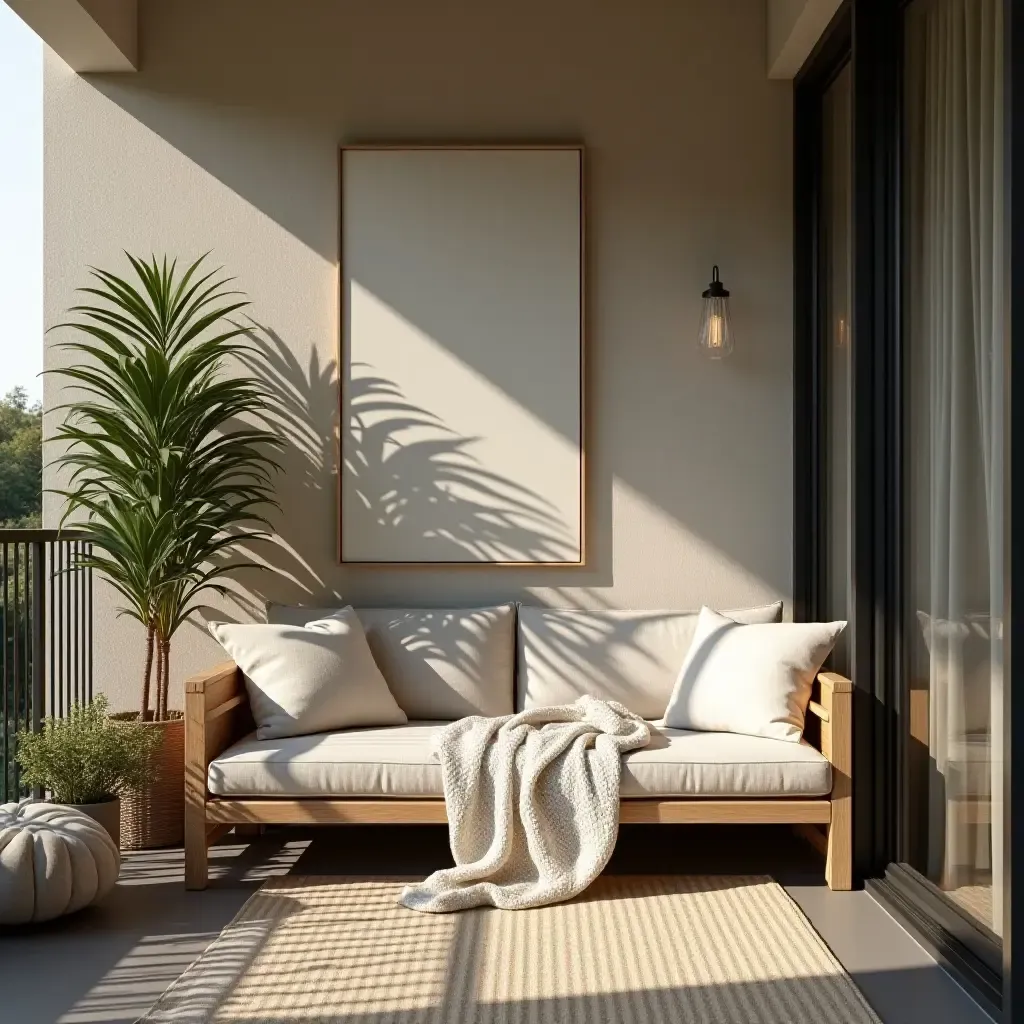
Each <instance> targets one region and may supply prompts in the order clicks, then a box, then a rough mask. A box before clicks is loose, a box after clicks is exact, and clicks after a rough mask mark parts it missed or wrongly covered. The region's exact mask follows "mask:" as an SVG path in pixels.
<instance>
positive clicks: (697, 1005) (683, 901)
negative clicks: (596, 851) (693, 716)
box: [143, 876, 878, 1024]
mask: <svg viewBox="0 0 1024 1024" xmlns="http://www.w3.org/2000/svg"><path fill="white" fill-rule="evenodd" d="M402 884H403V883H402V882H400V881H377V880H372V881H371V880H366V879H361V880H346V879H342V878H331V877H317V878H312V877H284V878H277V879H273V880H271V881H269V882H267V883H266V884H265V885H264V886H263V888H262V889H261V890H260V891H259V892H258V893H256V895H254V896H253V897H252V898H251V899H250V900H249V902H248V903H246V905H245V906H244V907H243V908H242V910H241V911H240V913H239V914H238V916H237V917H236V918H235V920H234V921H233V922H232V923H231V924H230V925H228V927H227V928H225V929H224V931H223V932H222V933H221V935H220V936H219V937H218V938H217V939H216V940H215V941H214V942H213V944H212V945H211V946H210V947H209V949H207V951H206V952H205V953H204V954H203V955H202V956H201V957H200V958H199V959H198V960H197V961H196V962H195V963H194V964H193V965H192V966H191V967H190V968H189V969H188V970H187V971H186V972H185V974H184V975H182V977H181V978H179V979H178V981H176V982H175V983H174V984H173V985H172V986H171V987H170V988H169V989H168V990H167V992H166V993H165V994H164V995H163V996H162V997H161V999H160V1001H159V1002H158V1003H157V1004H156V1006H155V1007H154V1008H153V1009H152V1010H151V1011H150V1013H149V1014H148V1015H147V1016H146V1017H144V1018H143V1020H144V1021H145V1022H147V1024H158V1022H159V1024H165V1022H171V1021H173V1022H175V1024H206V1022H211V1024H213V1022H216V1024H243V1022H244V1024H271V1022H274V1024H278V1022H281V1024H284V1022H287V1024H298V1022H302V1021H316V1022H317V1024H519V1022H523V1024H592V1022H606V1024H612V1022H618V1021H622V1022H626V1024H660V1022H662V1021H664V1022H666V1024H668V1022H670V1021H671V1022H686V1024H690V1022H708V1024H710V1022H714V1024H726V1022H728V1024H732V1022H736V1024H794V1022H800V1021H813V1022H815V1024H818V1022H821V1021H828V1022H829V1024H878V1018H877V1017H876V1016H875V1014H874V1013H873V1012H872V1010H871V1009H870V1007H869V1006H868V1004H867V1002H866V1001H865V1000H864V998H863V996H862V995H861V994H860V991H859V990H858V989H857V987H856V986H855V985H854V983H853V981H852V980H851V979H850V977H849V976H848V975H847V974H846V973H845V972H844V971H843V969H842V967H841V966H840V965H839V963H838V961H837V960H836V959H835V957H834V956H833V955H832V953H831V952H830V951H829V949H828V947H827V946H826V945H825V944H824V942H823V941H822V940H821V939H820V938H819V937H818V935H817V933H816V932H815V931H814V929H813V928H811V926H810V925H809V924H808V922H807V920H806V919H805V918H804V916H803V914H802V913H801V912H800V910H799V908H798V907H797V906H796V904H794V903H793V901H792V900H791V899H790V897H789V896H788V895H787V894H786V892H785V890H784V889H783V888H782V887H781V886H779V885H778V884H777V883H775V882H772V881H771V880H770V879H767V878H760V877H742V878H741V877H694V876H669V877H641V876H636V877H615V876H604V877H602V878H600V879H598V881H597V882H596V883H595V884H594V885H592V886H591V887H590V888H589V889H588V890H587V891H586V892H585V893H583V894H582V895H581V896H579V897H577V898H576V899H575V900H573V901H571V902H569V903H560V904H556V905H555V906H550V907H542V908H539V909H536V910H521V911H499V910H493V909H481V910H472V911H466V912H463V913H460V914H421V913H417V912H416V911H412V910H406V909H404V908H403V907H400V906H399V905H398V903H397V899H398V894H399V892H400V891H401V888H402Z"/></svg>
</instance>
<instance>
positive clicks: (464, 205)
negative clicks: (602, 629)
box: [336, 143, 587, 568]
mask: <svg viewBox="0 0 1024 1024" xmlns="http://www.w3.org/2000/svg"><path fill="white" fill-rule="evenodd" d="M339 183H340V239H339V251H340V260H339V263H340V265H339V302H340V312H341V316H340V325H339V342H338V346H339V349H338V367H339V374H338V377H339V394H338V410H339V418H338V429H337V433H336V450H337V466H338V472H337V501H338V505H337V510H338V558H339V561H340V562H341V563H343V564H347V565H373V566H381V567H387V566H406V567H409V566H428V567H452V568H456V567H457V568H469V567H474V566H486V567H491V568H492V567H496V566H511V567H538V566H543V567H551V568H566V567H582V566H584V565H585V564H586V490H587V485H586V410H585V398H586V268H587V257H586V178H585V148H584V146H583V145H582V144H580V143H522V144H507V143H493V144H491V143H452V144H440V143H423V144H420V143H412V144H404V143H388V144H376V143H370V144H358V145H345V146H342V147H341V150H340V157H339Z"/></svg>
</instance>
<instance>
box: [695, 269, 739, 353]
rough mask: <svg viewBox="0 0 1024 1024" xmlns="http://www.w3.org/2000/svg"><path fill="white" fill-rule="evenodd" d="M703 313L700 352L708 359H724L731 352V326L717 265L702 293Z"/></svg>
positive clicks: (725, 296)
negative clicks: (705, 289) (706, 287)
mask: <svg viewBox="0 0 1024 1024" xmlns="http://www.w3.org/2000/svg"><path fill="white" fill-rule="evenodd" d="M703 298H704V311H703V313H702V315H701V321H700V350H701V351H702V352H703V353H704V354H705V355H706V356H707V357H708V358H709V359H724V358H725V357H726V356H727V355H729V354H730V353H731V352H732V348H733V344H732V325H731V324H730V323H729V292H728V290H727V289H726V288H725V287H724V286H723V285H722V282H721V281H719V279H718V265H717V264H716V265H715V268H714V270H713V271H712V274H711V284H710V285H709V286H708V289H707V291H705V292H704V296H703Z"/></svg>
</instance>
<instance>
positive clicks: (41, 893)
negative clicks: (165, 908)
mask: <svg viewBox="0 0 1024 1024" xmlns="http://www.w3.org/2000/svg"><path fill="white" fill-rule="evenodd" d="M120 870H121V854H120V851H119V850H118V849H117V847H116V846H115V845H114V841H113V840H112V839H111V838H110V836H109V835H108V833H107V830H106V829H105V828H103V827H102V826H101V825H99V824H98V823H97V822H95V821H93V819H92V818H90V817H88V816H87V815H85V814H82V812H81V811H76V810H75V809H74V808H73V807H65V806H62V805H61V804H51V803H44V802H43V801H39V800H24V801H22V802H21V803H20V804H0V924H26V923H27V922H29V921H49V920H51V919H52V918H55V917H60V916H61V914H71V913H73V912H74V911H76V910H81V909H82V908H83V907H87V906H89V904H90V903H94V902H95V901H96V900H98V899H100V898H101V897H103V896H105V895H106V894H107V893H108V892H110V890H111V889H112V888H113V887H114V883H115V882H117V876H118V872H119V871H120Z"/></svg>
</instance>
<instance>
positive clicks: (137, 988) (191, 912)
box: [0, 826, 990, 1024]
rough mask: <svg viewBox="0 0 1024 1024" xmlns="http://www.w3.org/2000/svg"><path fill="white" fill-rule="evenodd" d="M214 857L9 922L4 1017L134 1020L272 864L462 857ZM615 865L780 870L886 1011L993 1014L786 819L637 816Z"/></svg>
mask: <svg viewBox="0 0 1024 1024" xmlns="http://www.w3.org/2000/svg"><path fill="white" fill-rule="evenodd" d="M414 828H415V835H414V836H413V835H411V832H412V830H413V829H414ZM211 860H212V868H211V884H210V887H209V888H208V889H207V890H206V891H204V892H185V891H184V888H183V885H182V878H183V857H182V852H181V850H180V849H168V850H154V851H148V852H142V853H129V854H125V857H124V866H123V869H122V872H121V880H120V882H119V884H118V886H117V888H116V890H115V891H114V892H113V893H112V894H111V896H109V897H108V898H107V899H106V900H105V901H104V903H103V904H102V905H101V906H97V907H93V908H90V909H88V910H85V911H83V912H82V913H80V914H77V915H75V916H73V917H70V918H66V919H63V920H59V921H54V922H52V923H50V924H47V925H41V926H37V927H33V928H27V929H17V930H14V929H11V930H7V931H3V930H0V992H2V993H3V994H2V995H0V1021H2V1022H3V1024H58V1022H59V1024H107V1022H110V1024H115V1022H125V1021H134V1020H135V1019H136V1018H137V1017H139V1016H140V1015H141V1014H143V1013H144V1012H145V1011H146V1010H147V1009H148V1008H149V1006H150V1005H151V1003H152V1002H153V1001H154V1000H155V999H156V998H157V996H158V995H159V994H160V993H161V992H162V991H163V990H164V989H165V988H166V987H167V985H169V984H170V983H171V982H172V981H173V980H174V979H175V978H177V977H178V976H179V975H180V974H181V973H182V972H183V971H184V970H185V969H186V968H187V967H188V965H189V964H190V963H191V962H192V961H193V960H194V959H195V958H196V957H197V956H198V955H199V954H200V953H201V952H202V951H203V950H204V949H205V948H206V946H207V945H208V944H209V943H210V942H211V941H212V940H213V939H214V938H215V937H216V935H217V934H218V932H219V931H220V930H221V928H223V927H224V926H225V925H226V924H227V923H228V922H229V921H230V920H231V919H232V917H233V916H234V915H235V913H236V912H237V911H238V909H239V908H240V907H241V906H242V904H243V903H244V902H245V900H246V899H247V898H248V896H249V895H250V894H251V893H252V892H253V891H254V890H255V889H256V888H258V887H259V885H260V882H261V881H262V880H263V879H265V878H268V877H270V876H272V875H278V874H287V873H289V872H292V873H295V874H346V875H353V874H356V875H359V874H363V875H378V876H379V875H392V874H393V875H417V874H424V873H427V872H429V871H431V870H433V869H435V868H437V867H442V866H444V865H446V864H450V859H449V855H448V848H447V834H446V831H445V829H444V828H443V827H436V826H411V827H410V826H406V827H402V826H338V827H321V828H318V829H273V830H270V831H268V832H267V833H266V834H264V835H262V836H260V837H258V838H256V839H252V840H246V839H241V838H235V837H233V836H229V837H228V838H227V839H226V840H225V841H224V842H223V843H221V844H219V845H218V846H217V847H215V849H214V850H213V851H212V858H211ZM608 870H609V871H610V872H612V873H620V874H634V873H646V872H658V873H700V874H748V873H767V874H772V875H774V877H775V878H777V879H778V880H779V881H780V882H782V883H783V884H784V885H785V887H786V889H787V890H788V892H789V893H790V894H791V895H792V896H793V898H794V899H795V900H796V901H797V902H798V903H799V905H800V906H801V907H802V908H803V910H804V912H805V913H806V914H807V916H808V918H809V919H810V921H811V923H812V924H813V925H814V927H815V928H817V930H818V931H819V933H820V934H821V935H822V936H823V938H824V939H825V941H826V942H827V943H828V944H829V946H831V948H832V950H833V951H834V952H835V954H836V955H837V956H838V958H839V960H840V961H841V962H842V964H843V966H844V967H845V968H846V970H847V971H849V972H850V974H851V975H852V976H853V978H854V980H855V981H856V982H857V984H858V985H859V986H860V987H861V990H862V991H863V992H864V994H865V995H866V996H867V998H868V1000H869V1001H870V1003H871V1004H872V1006H873V1007H874V1008H875V1010H876V1012H877V1013H878V1014H879V1016H880V1017H881V1018H882V1020H883V1021H884V1022H885V1024H912V1022H919V1021H923V1020H926V1021H928V1022H929V1024H986V1022H989V1020H990V1019H989V1017H988V1016H986V1015H985V1014H984V1013H983V1012H982V1011H981V1010H980V1009H979V1008H978V1007H977V1005H976V1004H975V1003H974V1002H973V1001H972V1000H971V999H970V998H969V997H968V996H967V995H966V993H965V992H963V990H961V989H960V988H959V986H958V985H957V984H956V983H955V982H954V981H953V980H952V978H950V976H949V975H947V974H946V973H945V972H944V971H943V970H942V969H941V968H940V967H939V966H938V965H937V964H936V963H935V961H934V960H933V959H932V958H931V957H930V956H929V955H928V953H927V952H926V951H925V950H924V949H923V948H922V947H921V946H920V945H918V944H917V942H915V941H914V939H913V938H912V937H911V936H910V935H909V934H908V933H907V932H906V931H904V930H903V928H902V927H901V926H900V925H899V924H898V923H897V922H896V921H895V920H894V919H893V918H891V917H890V916H889V915H888V914H887V913H886V911H885V910H884V909H882V907H881V906H880V905H879V904H877V903H876V902H875V901H874V900H873V899H872V898H871V897H870V896H868V895H867V894H866V893H864V892H850V893H833V892H830V891H829V890H828V889H827V888H826V887H825V885H824V882H823V880H822V866H821V863H820V861H819V858H818V856H817V854H815V853H814V852H813V851H812V850H811V849H810V847H808V846H807V845H806V844H805V843H803V842H802V841H801V840H799V839H797V838H796V837H795V836H793V834H792V833H791V832H789V830H787V829H785V828H783V827H778V828H774V827H766V826H753V827H751V826H721V827H714V826H625V827H623V829H622V832H621V835H620V839H619V845H618V847H617V849H616V853H615V856H614V858H613V859H612V862H611V864H610V865H609V868H608Z"/></svg>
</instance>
